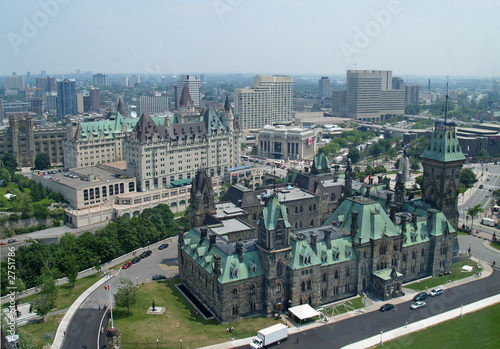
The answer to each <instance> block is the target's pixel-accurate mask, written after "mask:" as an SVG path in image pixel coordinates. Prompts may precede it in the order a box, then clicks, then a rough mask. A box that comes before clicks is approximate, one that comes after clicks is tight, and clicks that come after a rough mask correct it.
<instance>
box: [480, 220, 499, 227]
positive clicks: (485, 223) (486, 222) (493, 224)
mask: <svg viewBox="0 0 500 349" xmlns="http://www.w3.org/2000/svg"><path fill="white" fill-rule="evenodd" d="M481 224H484V225H487V226H489V227H494V226H495V225H496V223H495V221H494V220H493V219H490V218H483V219H482V220H481Z"/></svg>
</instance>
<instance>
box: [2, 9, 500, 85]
mask: <svg viewBox="0 0 500 349" xmlns="http://www.w3.org/2000/svg"><path fill="white" fill-rule="evenodd" d="M136 5H137V3H136V2H132V1H129V0H125V1H108V2H104V3H103V2H97V1H88V2H85V3H80V2H76V1H69V0H40V1H37V2H29V3H28V2H9V3H8V4H4V5H3V11H2V12H1V14H0V19H1V21H2V23H3V25H2V33H1V35H0V37H1V38H0V50H1V51H2V52H3V53H4V54H3V55H2V56H1V57H0V67H1V69H0V75H10V74H11V73H12V72H14V71H15V72H16V73H17V74H18V75H24V74H26V72H28V71H29V72H31V73H32V74H38V73H39V72H40V71H42V70H45V71H46V72H47V73H48V74H54V73H69V72H73V71H75V70H76V69H80V70H81V71H87V70H90V71H92V72H94V73H97V72H102V73H105V74H116V73H126V72H137V73H143V74H161V73H165V74H181V73H198V72H203V73H208V74H229V73H243V74H290V75H296V74H320V75H339V74H343V73H345V71H346V70H349V69H370V70H371V69H377V70H383V69H386V70H392V71H393V72H394V73H395V74H397V75H398V76H400V75H427V76H443V75H450V76H471V77H472V76H475V77H497V76H500V67H499V66H498V64H495V63H496V62H495V57H496V56H497V55H498V53H499V52H498V51H499V50H500V49H499V48H498V47H497V46H496V45H493V44H491V39H492V38H493V33H495V32H498V31H500V23H498V21H496V20H495V17H494V16H495V14H496V13H498V10H500V3H497V2H494V1H492V0H488V1H482V2H480V3H474V2H473V1H469V0H460V1H451V0H446V1H441V2H432V1H419V2H414V1H410V0H386V1H370V2H368V1H358V2H354V3H348V2H339V1H332V2H327V1H323V0H316V1H309V2H305V1H298V0H295V1H285V0H275V1H263V0H255V1H251V2H250V1H244V0H210V1H201V0H186V1H182V2H179V1H176V2H172V1H171V2H166V3H163V2H156V1H154V2H153V1H150V2H148V3H146V5H141V7H137V6H136ZM485 23H488V26H486V25H485Z"/></svg>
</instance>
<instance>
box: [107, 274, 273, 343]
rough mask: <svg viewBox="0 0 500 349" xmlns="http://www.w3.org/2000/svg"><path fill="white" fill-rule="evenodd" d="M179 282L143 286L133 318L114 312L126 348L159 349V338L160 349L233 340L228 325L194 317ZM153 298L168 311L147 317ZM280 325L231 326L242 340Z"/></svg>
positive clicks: (257, 322)
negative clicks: (264, 329)
mask: <svg viewBox="0 0 500 349" xmlns="http://www.w3.org/2000/svg"><path fill="white" fill-rule="evenodd" d="M177 283H179V280H178V279H171V280H166V281H161V282H149V283H146V284H144V285H140V286H139V289H138V293H137V303H136V304H134V305H133V306H131V307H130V315H127V309H123V308H120V309H116V310H114V311H113V315H114V322H115V327H117V328H118V330H119V331H120V334H121V340H122V345H123V348H143V349H147V348H151V349H156V345H157V344H156V339H158V340H159V343H158V347H159V348H174V347H179V341H180V339H182V347H183V348H184V349H187V348H197V347H200V346H206V345H211V344H216V343H221V342H226V341H229V339H230V335H229V334H226V328H227V327H228V326H229V325H228V324H220V323H219V322H218V321H217V320H210V321H205V320H204V319H203V317H202V316H200V315H199V316H198V317H194V316H193V315H191V311H192V310H194V308H193V306H192V305H191V304H190V303H189V302H188V301H187V300H186V299H185V298H184V296H183V295H182V294H181V293H180V292H179V291H178V290H177V288H175V286H174V285H175V284H177ZM153 299H154V301H155V305H156V307H165V308H166V309H165V313H164V314H161V315H148V314H146V311H147V310H148V308H149V307H150V306H151V303H152V300H153ZM276 323H277V321H276V320H274V319H267V318H253V319H245V320H240V321H237V322H233V323H231V326H233V327H234V331H233V336H234V338H236V339H238V338H246V337H251V336H255V335H256V334H257V331H258V330H260V329H262V328H265V327H268V326H271V325H274V324H276Z"/></svg>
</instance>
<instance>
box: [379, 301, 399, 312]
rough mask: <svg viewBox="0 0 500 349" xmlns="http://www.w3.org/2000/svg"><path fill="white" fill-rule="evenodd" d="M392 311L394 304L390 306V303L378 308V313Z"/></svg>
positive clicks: (394, 307)
mask: <svg viewBox="0 0 500 349" xmlns="http://www.w3.org/2000/svg"><path fill="white" fill-rule="evenodd" d="M394 309H396V306H395V305H394V304H391V303H387V304H384V305H383V306H381V307H380V311H382V312H384V311H391V310H394Z"/></svg>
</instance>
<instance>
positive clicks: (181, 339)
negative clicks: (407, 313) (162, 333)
mask: <svg viewBox="0 0 500 349" xmlns="http://www.w3.org/2000/svg"><path fill="white" fill-rule="evenodd" d="M179 342H180V343H181V349H182V339H180V340H179Z"/></svg>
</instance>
